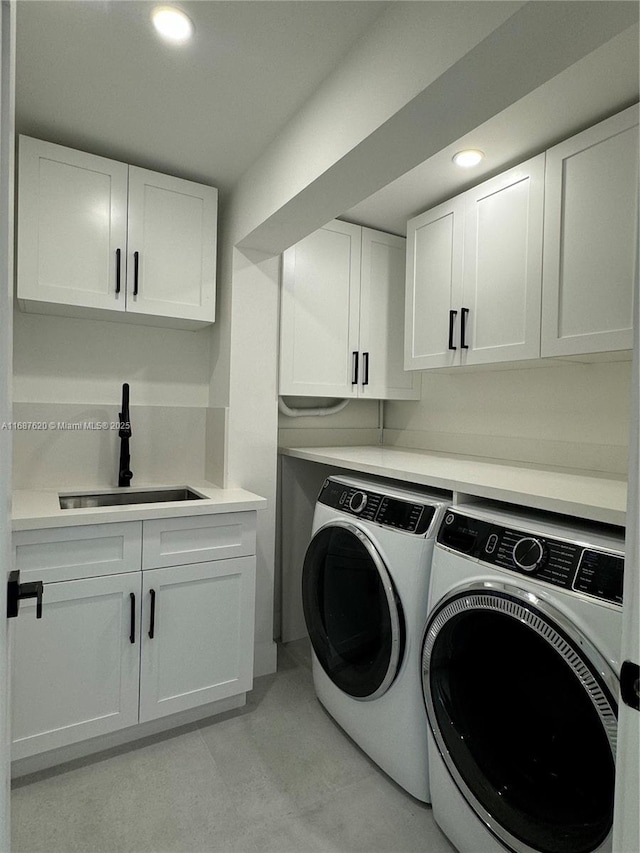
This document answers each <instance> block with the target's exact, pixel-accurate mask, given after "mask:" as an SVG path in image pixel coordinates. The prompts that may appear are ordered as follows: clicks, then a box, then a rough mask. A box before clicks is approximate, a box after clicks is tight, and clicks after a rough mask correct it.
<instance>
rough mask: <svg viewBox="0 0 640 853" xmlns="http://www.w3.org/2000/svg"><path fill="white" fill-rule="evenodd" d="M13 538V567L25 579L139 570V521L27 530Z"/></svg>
mask: <svg viewBox="0 0 640 853" xmlns="http://www.w3.org/2000/svg"><path fill="white" fill-rule="evenodd" d="M12 541H13V567H14V569H18V570H19V572H20V580H21V581H23V582H25V583H26V582H28V581H38V580H41V581H43V582H44V583H49V582H51V581H65V580H75V579H79V578H89V577H96V576H98V575H114V574H116V573H118V572H139V571H140V553H141V550H142V522H140V521H127V522H123V523H121V524H120V523H116V524H87V525H83V526H79V527H52V528H48V529H46V530H24V531H18V532H16V533H14V534H13V538H12Z"/></svg>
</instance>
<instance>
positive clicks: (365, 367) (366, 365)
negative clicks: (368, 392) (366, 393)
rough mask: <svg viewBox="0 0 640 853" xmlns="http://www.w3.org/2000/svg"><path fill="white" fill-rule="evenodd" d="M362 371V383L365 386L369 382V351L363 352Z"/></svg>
mask: <svg viewBox="0 0 640 853" xmlns="http://www.w3.org/2000/svg"><path fill="white" fill-rule="evenodd" d="M362 373H363V376H362V385H363V386H364V385H368V384H369V353H368V352H363V353H362Z"/></svg>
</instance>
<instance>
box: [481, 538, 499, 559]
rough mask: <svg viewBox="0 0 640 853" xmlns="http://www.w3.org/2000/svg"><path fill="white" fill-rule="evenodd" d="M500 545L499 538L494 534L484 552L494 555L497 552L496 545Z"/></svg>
mask: <svg viewBox="0 0 640 853" xmlns="http://www.w3.org/2000/svg"><path fill="white" fill-rule="evenodd" d="M497 544H498V536H497V534H496V533H492V534H491V536H490V537H489V538H488V539H487V544H486V545H485V546H484V550H485V551H486V552H487V554H493V552H494V551H495V550H496V545H497Z"/></svg>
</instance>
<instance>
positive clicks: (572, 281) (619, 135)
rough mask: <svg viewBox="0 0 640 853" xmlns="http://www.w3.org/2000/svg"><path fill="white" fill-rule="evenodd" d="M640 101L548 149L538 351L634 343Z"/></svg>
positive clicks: (586, 349)
mask: <svg viewBox="0 0 640 853" xmlns="http://www.w3.org/2000/svg"><path fill="white" fill-rule="evenodd" d="M637 217H638V107H637V106H633V107H630V108H629V109H627V110H625V111H624V112H622V113H619V114H618V115H615V116H613V117H612V118H610V119H607V120H606V121H603V122H601V123H600V124H597V125H596V126H595V127H592V128H589V129H588V130H586V131H584V132H583V133H580V134H578V135H577V136H574V137H572V138H571V139H568V140H566V141H565V142H562V143H560V145H556V146H555V147H554V148H552V149H550V150H549V151H548V152H547V173H546V188H545V231H544V241H545V244H544V273H543V288H544V307H543V312H542V355H543V356H558V355H574V354H580V353H596V352H604V351H610V350H622V349H630V348H631V346H632V337H633V332H632V315H633V311H632V307H633V281H634V264H635V263H636V262H637V251H638V244H637V227H638V219H637Z"/></svg>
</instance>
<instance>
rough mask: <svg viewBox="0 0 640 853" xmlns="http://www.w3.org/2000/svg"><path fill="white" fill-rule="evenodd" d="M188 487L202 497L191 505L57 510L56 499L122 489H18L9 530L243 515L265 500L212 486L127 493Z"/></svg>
mask: <svg viewBox="0 0 640 853" xmlns="http://www.w3.org/2000/svg"><path fill="white" fill-rule="evenodd" d="M183 487H188V488H190V489H193V490H194V491H196V492H198V493H199V494H201V495H203V496H204V499H201V500H194V501H166V502H164V501H162V502H158V503H144V504H128V505H126V506H104V507H85V508H83V509H60V503H59V495H69V494H74V495H80V494H96V493H98V492H99V493H104V492H109V493H117V492H121V491H122V489H116V488H102V487H94V488H89V487H86V486H85V487H82V488H78V489H73V488H60V489H19V490H16V491H14V493H13V507H12V518H13V530H14V531H15V530H37V529H41V528H47V527H73V526H77V525H79V524H104V523H108V522H116V521H120V522H122V521H142V520H144V519H150V518H176V517H179V516H188V515H210V514H212V513H221V512H246V511H248V510H258V509H264V507H266V505H267V501H266V499H265V498H263V497H260V495H255V494H253V493H252V492H247V491H245V490H244V489H223V488H220V486H216V485H215V484H214V483H207V482H204V481H191V480H190V481H189V482H185V483H136V485H135V487H131V491H145V490H148V489H161V488H183Z"/></svg>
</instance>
